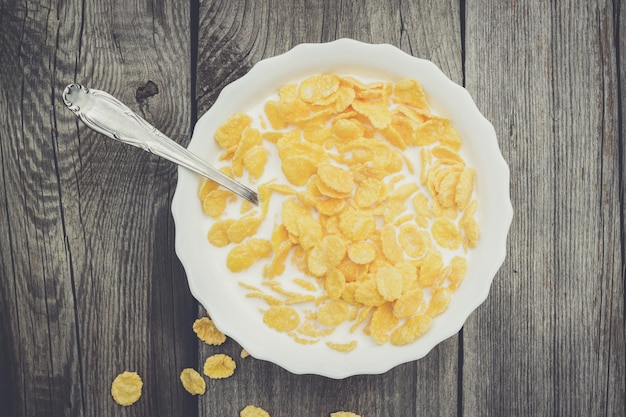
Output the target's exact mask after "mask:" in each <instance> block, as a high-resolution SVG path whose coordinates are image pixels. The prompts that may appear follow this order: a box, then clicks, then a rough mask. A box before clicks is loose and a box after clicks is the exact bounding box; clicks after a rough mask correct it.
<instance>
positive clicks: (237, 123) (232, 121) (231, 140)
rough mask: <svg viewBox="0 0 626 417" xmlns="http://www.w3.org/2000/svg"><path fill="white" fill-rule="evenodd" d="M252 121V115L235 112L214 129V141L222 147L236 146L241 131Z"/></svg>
mask: <svg viewBox="0 0 626 417" xmlns="http://www.w3.org/2000/svg"><path fill="white" fill-rule="evenodd" d="M251 123H252V117H250V116H248V115H247V114H242V113H236V114H234V115H233V116H231V117H230V118H229V119H228V120H227V121H226V122H225V123H224V124H223V125H221V126H220V127H218V128H217V130H216V131H215V141H216V142H217V143H218V144H219V145H220V146H221V147H222V148H224V149H231V148H234V147H236V146H237V144H238V143H239V141H240V140H241V136H242V134H243V131H244V130H245V129H246V128H247V127H248V126H250V124H251Z"/></svg>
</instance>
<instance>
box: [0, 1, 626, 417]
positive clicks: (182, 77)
mask: <svg viewBox="0 0 626 417" xmlns="http://www.w3.org/2000/svg"><path fill="white" fill-rule="evenodd" d="M342 37H348V38H354V39H357V40H361V41H365V42H371V43H390V44H393V45H395V46H397V47H399V48H401V49H402V50H404V51H406V52H408V53H410V54H412V55H414V56H416V57H422V58H426V59H430V60H432V61H433V62H435V63H436V64H437V65H438V66H439V67H440V68H441V69H442V70H443V72H444V73H445V74H447V75H448V76H449V77H450V78H451V79H452V80H454V81H456V82H457V83H459V84H462V85H464V86H465V87H466V88H467V89H468V90H469V92H470V93H471V94H472V96H473V97H474V99H475V101H476V103H477V105H478V107H479V109H480V110H481V111H482V112H483V114H485V116H486V117H487V118H488V119H489V120H490V121H492V123H493V124H494V126H495V129H496V132H497V135H498V140H499V144H500V147H501V150H502V153H503V155H504V158H505V159H506V161H507V162H508V164H509V166H510V169H511V199H512V202H513V207H514V210H515V216H514V219H513V223H512V226H511V230H510V233H509V239H508V247H507V250H508V255H507V259H506V261H505V262H504V264H503V266H502V268H501V270H500V271H499V273H498V274H497V276H496V277H495V280H494V282H493V286H492V288H491V293H490V296H489V298H488V299H487V301H486V302H485V303H484V304H482V305H481V306H480V307H479V308H478V309H477V310H476V311H475V312H474V313H473V314H472V315H471V316H470V318H469V319H468V321H467V322H466V324H465V326H464V328H463V329H462V330H461V331H460V332H459V333H458V335H456V336H454V337H452V338H450V339H448V340H446V341H445V342H443V343H441V344H440V345H439V346H437V347H436V348H435V349H434V350H433V351H432V352H431V353H430V354H428V356H426V357H425V358H423V359H421V360H419V361H416V362H412V363H407V364H404V365H401V366H398V367H396V368H394V369H392V370H391V371H389V372H387V373H385V374H382V375H369V376H355V377H350V378H347V379H344V380H333V379H327V378H324V377H319V376H310V375H305V376H298V375H292V374H290V373H288V372H287V371H285V370H282V369H281V368H279V367H278V366H275V365H273V364H270V363H266V362H263V361H260V360H256V359H254V358H246V359H244V360H239V359H238V355H239V351H240V347H239V346H237V345H236V343H235V342H233V341H231V340H229V341H227V342H226V344H224V345H222V346H219V347H215V346H208V345H205V344H203V343H202V342H199V341H198V339H197V338H196V336H195V334H194V333H193V331H192V329H191V326H192V323H193V321H194V320H195V319H196V318H197V317H200V316H202V315H203V314H204V310H203V309H202V307H201V306H199V304H198V303H197V302H196V301H195V300H194V299H193V297H192V296H191V293H190V291H189V288H188V286H187V282H186V278H185V274H184V271H183V268H182V266H181V264H180V262H179V261H178V259H177V257H176V255H175V252H174V223H173V220H172V216H171V213H170V203H171V199H172V195H173V192H174V190H175V187H176V178H177V172H176V167H175V166H173V165H172V164H170V163H168V162H165V161H163V160H160V159H159V158H157V157H155V156H153V155H150V154H147V153H144V152H141V151H139V150H137V149H134V148H130V147H128V146H124V145H121V144H119V143H115V142H113V141H111V140H109V139H104V138H103V137H102V136H100V135H97V134H95V133H93V132H92V131H90V130H89V129H87V128H85V127H84V126H83V125H82V124H79V123H78V122H77V120H76V118H75V117H74V115H73V114H72V113H71V112H69V111H68V110H67V109H66V108H65V107H64V105H63V102H62V100H61V92H62V91H63V88H64V87H65V86H66V85H67V84H68V83H71V82H80V83H83V84H86V85H89V86H92V87H94V88H98V89H102V90H105V91H108V92H110V93H112V94H113V95H115V96H117V97H118V98H120V99H121V100H122V101H124V102H125V103H127V104H129V105H130V107H132V108H133V109H134V110H136V111H137V112H139V113H140V114H142V115H143V116H144V117H145V118H146V119H147V120H148V121H150V122H151V123H153V124H154V125H155V126H157V127H158V128H159V129H160V130H161V131H163V132H164V133H166V134H167V135H169V136H170V137H172V138H173V139H174V140H176V141H177V142H179V143H180V144H183V145H187V144H188V143H189V140H190V136H191V133H192V130H193V127H194V123H195V121H196V120H197V118H198V117H199V116H200V115H202V114H203V113H204V112H205V111H206V110H207V109H209V108H210V107H211V105H212V104H213V102H214V101H215V99H216V98H217V95H218V94H219V92H220V90H221V89H222V88H223V87H224V86H225V85H227V84H228V83H230V82H232V81H234V80H236V79H237V78H238V77H241V76H242V75H244V74H245V73H246V72H247V71H248V70H249V69H250V68H251V67H252V66H253V65H254V64H255V63H256V62H258V61H259V60H261V59H263V58H267V57H271V56H273V55H276V54H280V53H283V52H285V51H287V50H289V49H290V48H292V47H293V46H295V45H297V44H299V43H302V42H326V41H331V40H334V39H337V38H342ZM625 46H626V7H623V6H622V4H621V2H620V1H619V0H616V1H609V0H606V1H602V0H598V1H587V0H566V1H558V2H557V1H552V2H544V1H538V0H533V1H530V0H529V1H510V0H509V1H498V2H494V1H487V0H474V1H464V0H461V1H446V2H441V1H435V0H427V1H400V0H395V1H388V2H379V1H375V0H362V1H357V0H338V1H311V0H295V1H282V0H273V1H268V0H263V1H209V0H200V1H198V0H191V1H189V2H184V1H175V0H162V1H133V0H127V1H121V0H112V1H80V0H65V1H45V0H44V1H31V0H1V1H0V80H1V81H0V87H1V89H0V94H1V95H2V98H1V99H0V213H1V214H0V265H1V269H0V416H7V417H13V416H15V417H20V416H38V417H44V416H51V417H60V416H85V417H88V416H150V417H156V416H176V417H183V416H184V417H191V416H223V417H228V416H233V417H234V416H238V415H239V411H240V410H241V409H242V408H243V407H244V406H246V405H248V404H255V405H257V406H260V407H262V408H264V409H265V410H267V411H268V412H269V413H270V415H271V416H272V417H277V416H294V417H295V416H298V417H308V416H328V415H329V414H330V413H331V412H335V411H339V410H344V411H352V412H354V413H358V414H360V415H362V416H363V417H383V416H389V417H392V416H418V415H419V416H624V415H626V403H625V386H626V377H625V359H626V347H625V315H624V277H625V275H626V273H625V269H624V268H625V262H624V255H625V238H626V229H625V226H624V219H625V217H624V216H625V215H626V208H625V206H624V197H625V196H624V190H625V180H626V172H625V169H624V166H625V163H626V149H625V146H624V139H625V138H626V127H625V124H624V122H623V120H624V118H625V117H626V100H625V95H624V91H626V49H624V48H625ZM217 352H224V353H228V354H230V355H232V356H233V357H236V358H237V359H238V362H239V365H238V367H237V371H236V373H235V375H234V376H233V377H231V378H229V379H226V380H217V381H213V380H210V381H208V383H207V393H206V394H205V395H203V396H201V397H193V396H191V395H189V394H188V393H186V392H185V391H184V390H183V388H182V386H181V384H180V383H179V379H178V375H179V372H180V371H181V370H182V369H183V368H185V367H195V368H199V367H200V366H201V364H202V363H203V361H204V359H205V358H206V357H207V356H208V355H210V354H212V353H217ZM127 369H128V370H134V371H137V372H138V373H139V374H140V375H141V376H142V378H143V381H144V390H143V395H142V397H141V399H140V400H139V401H138V402H137V403H136V404H134V405H132V406H130V407H126V408H124V407H120V406H118V405H117V404H115V403H114V402H113V400H112V398H111V394H110V388H111V382H112V380H113V378H114V377H115V376H116V375H117V374H118V373H119V372H121V371H123V370H127Z"/></svg>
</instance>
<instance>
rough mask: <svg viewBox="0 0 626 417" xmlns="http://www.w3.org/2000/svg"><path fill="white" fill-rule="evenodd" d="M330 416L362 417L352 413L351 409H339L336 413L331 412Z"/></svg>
mask: <svg viewBox="0 0 626 417" xmlns="http://www.w3.org/2000/svg"><path fill="white" fill-rule="evenodd" d="M330 417H361V416H360V415H358V414H354V413H351V412H349V411H337V412H336V413H330Z"/></svg>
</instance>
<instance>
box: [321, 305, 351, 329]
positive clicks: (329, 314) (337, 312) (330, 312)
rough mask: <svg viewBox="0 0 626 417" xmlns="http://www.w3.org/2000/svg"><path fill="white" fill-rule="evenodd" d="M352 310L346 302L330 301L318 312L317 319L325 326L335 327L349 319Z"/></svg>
mask: <svg viewBox="0 0 626 417" xmlns="http://www.w3.org/2000/svg"><path fill="white" fill-rule="evenodd" d="M349 313H350V308H349V306H348V304H347V303H346V302H345V301H341V300H330V301H329V302H327V303H324V304H322V305H321V306H320V307H319V309H318V311H317V319H318V320H319V322H320V323H321V324H323V325H324V326H329V327H334V326H338V325H339V324H341V323H343V322H344V321H346V320H347V319H348V315H349Z"/></svg>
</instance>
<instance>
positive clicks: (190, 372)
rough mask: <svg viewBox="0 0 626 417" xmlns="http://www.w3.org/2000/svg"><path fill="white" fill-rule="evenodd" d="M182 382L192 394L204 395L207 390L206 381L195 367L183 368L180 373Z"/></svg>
mask: <svg viewBox="0 0 626 417" xmlns="http://www.w3.org/2000/svg"><path fill="white" fill-rule="evenodd" d="M180 382H181V383H182V384H183V388H185V390H187V392H188V393H190V394H191V395H202V394H204V392H205V391H206V382H204V378H202V375H200V374H199V373H198V371H196V370H195V369H192V368H185V369H183V370H182V371H181V373H180Z"/></svg>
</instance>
